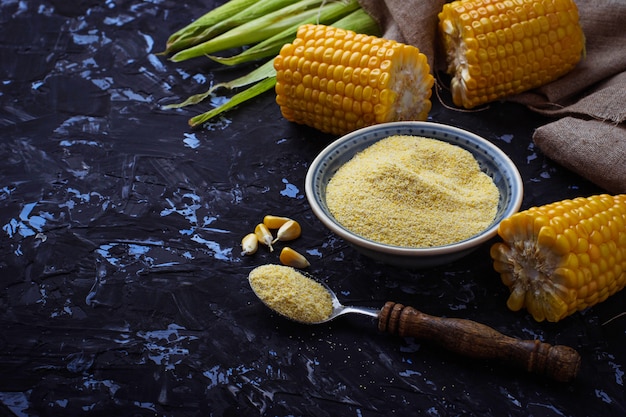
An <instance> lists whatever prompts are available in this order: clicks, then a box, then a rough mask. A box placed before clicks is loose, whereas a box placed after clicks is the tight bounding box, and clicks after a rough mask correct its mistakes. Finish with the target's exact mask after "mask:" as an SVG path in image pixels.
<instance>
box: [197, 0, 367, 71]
mask: <svg viewBox="0 0 626 417" xmlns="http://www.w3.org/2000/svg"><path fill="white" fill-rule="evenodd" d="M359 10H360V11H362V13H365V12H364V11H363V9H361V8H360V6H359V2H358V1H357V0H349V1H347V2H332V3H329V4H323V5H321V6H320V8H319V12H318V13H316V14H315V15H313V16H311V17H310V18H308V19H305V20H303V21H300V22H298V23H297V24H295V25H293V26H291V27H289V28H287V29H285V30H283V31H282V32H280V33H278V34H276V35H274V36H272V37H270V38H268V39H266V40H264V41H262V42H260V43H257V44H256V45H253V46H252V47H250V48H248V49H246V50H245V51H243V52H242V53H240V54H238V55H234V56H230V57H220V56H215V55H209V58H211V59H212V60H214V61H216V62H219V63H220V64H224V65H239V64H243V63H245V62H249V61H254V60H258V59H261V58H267V57H270V56H275V55H277V54H278V53H279V52H280V48H282V47H283V45H284V44H286V43H289V42H291V41H292V40H293V39H294V38H295V37H296V33H297V32H298V28H299V27H300V26H301V25H303V24H306V23H318V24H327V23H329V22H336V21H337V19H342V18H344V17H347V16H350V15H351V14H352V13H356V12H358V11H359ZM365 14H366V13H365ZM366 16H367V17H369V15H367V14H366ZM370 19H371V18H370ZM372 21H373V20H372ZM374 24H375V23H374Z"/></svg>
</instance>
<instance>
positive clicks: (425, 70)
mask: <svg viewBox="0 0 626 417" xmlns="http://www.w3.org/2000/svg"><path fill="white" fill-rule="evenodd" d="M274 68H275V69H276V102H277V103H278V105H279V106H280V109H281V112H282V114H283V116H284V117H285V118H286V119H287V120H289V121H292V122H297V123H301V124H306V125H308V126H312V127H314V128H316V129H318V130H321V131H323V132H327V133H332V134H337V135H340V134H344V133H347V132H349V131H352V130H355V129H358V128H360V127H365V126H369V125H373V124H377V123H382V122H388V121H398V120H425V119H426V117H427V116H428V112H429V111H430V109H431V102H430V96H431V94H432V86H433V83H434V78H433V76H432V75H431V74H430V66H429V65H428V62H427V59H426V56H425V55H424V54H422V53H420V51H419V49H417V48H416V47H414V46H410V45H405V44H402V43H398V42H395V41H392V40H386V39H382V38H378V37H375V36H369V35H364V34H357V33H355V32H353V31H350V30H344V29H339V28H335V27H331V26H325V25H312V24H308V25H302V26H301V27H300V28H299V29H298V33H297V37H296V39H295V40H294V41H293V42H292V43H289V44H286V45H284V46H283V48H282V49H281V51H280V54H279V55H278V56H277V57H276V58H275V60H274Z"/></svg>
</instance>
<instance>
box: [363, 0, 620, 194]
mask: <svg viewBox="0 0 626 417" xmlns="http://www.w3.org/2000/svg"><path fill="white" fill-rule="evenodd" d="M359 1H360V3H361V6H362V7H363V8H364V9H365V10H366V11H367V12H368V13H369V14H370V15H371V16H372V17H374V18H375V19H376V20H377V21H378V22H379V24H380V26H381V28H382V29H383V36H384V37H386V38H390V39H395V40H398V41H401V42H405V43H409V44H412V45H415V46H417V47H418V48H419V49H420V50H421V51H422V52H423V53H424V54H426V56H428V58H429V62H430V65H431V68H433V71H440V70H443V68H444V59H443V54H442V51H441V50H440V46H439V44H438V42H437V38H436V34H437V22H438V18H437V14H438V13H439V11H440V10H441V8H442V6H443V4H444V3H445V2H446V1H445V0H430V1H429V0H359ZM576 3H577V5H578V10H579V15H580V21H581V25H582V27H583V31H584V33H585V37H586V56H585V57H584V58H583V60H582V61H581V62H580V63H579V65H578V66H577V67H576V68H575V69H574V70H572V71H571V72H570V73H568V74H566V75H565V76H563V77H562V78H560V79H558V80H556V81H554V82H552V83H550V84H547V85H544V86H542V87H540V88H538V89H535V90H532V91H528V92H525V93H522V94H519V95H517V96H514V97H510V98H508V99H507V100H509V101H514V102H518V103H522V104H523V105H525V106H527V107H528V108H530V109H531V110H533V111H535V112H538V113H540V114H542V115H545V116H548V117H549V118H550V119H549V120H550V122H548V123H547V124H545V125H543V126H540V127H539V128H537V129H536V130H535V132H534V134H533V141H534V142H535V143H536V144H537V146H539V148H540V149H541V151H542V152H543V153H544V154H545V155H546V156H548V157H549V158H551V159H553V160H554V161H556V162H557V163H559V164H561V165H563V166H564V167H566V168H568V169H570V170H571V171H574V172H576V173H578V174H579V175H581V176H583V177H585V178H587V179H588V180H590V181H592V182H594V183H595V184H597V185H598V186H600V187H601V188H603V189H605V190H606V191H608V192H610V193H626V125H625V123H624V122H625V121H626V23H625V22H626V0H576ZM448 104H449V103H448Z"/></svg>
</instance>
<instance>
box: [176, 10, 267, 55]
mask: <svg viewBox="0 0 626 417" xmlns="http://www.w3.org/2000/svg"><path fill="white" fill-rule="evenodd" d="M255 3H258V0H230V1H228V2H226V3H224V4H222V5H221V6H218V7H216V8H214V9H212V10H210V11H209V12H207V13H205V14H204V15H202V16H201V17H199V18H197V19H195V20H194V21H193V22H191V23H190V24H188V25H187V26H185V27H183V28H181V29H179V30H177V31H176V32H174V33H173V34H171V35H170V37H169V38H168V39H167V42H166V52H171V48H172V47H173V45H175V44H176V43H177V42H180V41H182V40H184V39H186V38H189V37H192V36H195V35H196V34H198V33H201V32H202V31H203V30H204V29H205V28H206V27H210V26H212V25H215V24H217V23H219V22H221V21H223V20H225V19H227V18H229V17H231V16H233V15H236V14H237V13H239V12H240V11H242V10H245V9H247V8H248V7H251V6H254V5H255ZM179 45H180V44H179ZM177 47H178V46H177Z"/></svg>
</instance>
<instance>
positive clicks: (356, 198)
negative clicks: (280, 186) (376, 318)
mask: <svg viewBox="0 0 626 417" xmlns="http://www.w3.org/2000/svg"><path fill="white" fill-rule="evenodd" d="M305 192H306V196H307V199H308V202H309V204H310V205H311V209H312V211H313V213H314V214H315V215H316V216H317V217H318V219H319V220H320V221H321V222H322V223H323V224H324V225H325V226H326V227H328V229H329V230H330V231H331V232H333V233H335V234H336V235H338V236H339V237H341V238H343V239H344V240H345V241H346V242H347V243H349V244H351V245H352V246H353V247H354V248H355V249H357V250H358V251H359V252H361V253H363V254H365V255H366V256H369V257H372V258H374V259H376V260H379V261H382V262H384V263H388V264H392V265H396V266H401V267H409V268H426V267H433V266H439V265H443V264H446V263H449V262H452V261H454V260H456V259H459V258H461V257H463V256H465V255H467V254H468V253H470V252H472V251H473V250H475V249H476V248H477V247H478V246H480V245H481V244H483V243H485V242H487V241H488V240H489V239H491V238H493V237H495V236H496V234H497V228H498V225H499V223H500V221H501V220H502V219H504V218H506V217H509V216H511V215H512V214H514V213H516V212H517V211H518V210H519V208H520V206H521V203H522V197H523V182H522V179H521V176H520V174H519V171H518V170H517V167H516V166H515V164H514V163H513V162H512V161H511V159H510V158H509V157H508V156H507V155H506V154H505V153H504V152H502V151H501V150H500V149H499V148H498V147H497V146H496V145H494V144H493V143H491V142H489V141H488V140H486V139H484V138H482V137H480V136H478V135H475V134H473V133H471V132H468V131H466V130H463V129H459V128H456V127H453V126H448V125H444V124H440V123H434V122H419V121H406V122H391V123H381V124H378V125H374V126H369V127H366V128H362V129H359V130H356V131H354V132H351V133H349V134H347V135H344V136H342V137H340V138H339V139H337V140H335V141H334V142H332V143H330V144H329V145H328V146H327V147H326V148H325V149H323V150H322V151H321V152H320V153H319V155H318V156H317V157H316V158H315V159H314V160H313V162H312V163H311V166H310V167H309V169H308V172H307V176H306V179H305Z"/></svg>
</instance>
